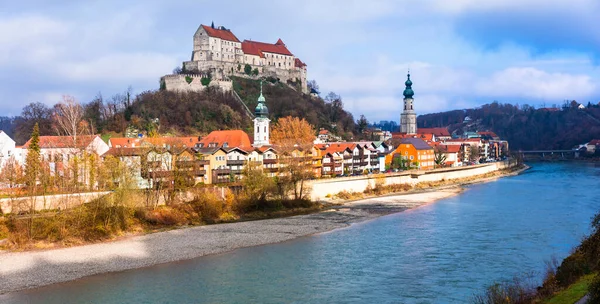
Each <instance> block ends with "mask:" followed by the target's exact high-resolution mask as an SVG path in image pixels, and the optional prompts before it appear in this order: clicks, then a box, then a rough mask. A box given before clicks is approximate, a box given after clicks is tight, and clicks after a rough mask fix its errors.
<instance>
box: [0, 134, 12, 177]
mask: <svg viewBox="0 0 600 304" xmlns="http://www.w3.org/2000/svg"><path fill="white" fill-rule="evenodd" d="M15 157H16V156H15V141H14V140H13V139H12V138H10V136H8V135H7V134H6V133H5V132H4V131H2V130H0V171H1V170H2V168H4V164H6V162H8V160H9V159H10V158H15Z"/></svg>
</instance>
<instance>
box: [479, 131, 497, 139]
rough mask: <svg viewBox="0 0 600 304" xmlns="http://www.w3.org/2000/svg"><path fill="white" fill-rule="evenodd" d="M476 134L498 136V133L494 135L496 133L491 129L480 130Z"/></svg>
mask: <svg viewBox="0 0 600 304" xmlns="http://www.w3.org/2000/svg"><path fill="white" fill-rule="evenodd" d="M477 134H479V135H481V136H489V137H492V138H493V137H498V135H496V133H494V132H492V131H482V132H477Z"/></svg>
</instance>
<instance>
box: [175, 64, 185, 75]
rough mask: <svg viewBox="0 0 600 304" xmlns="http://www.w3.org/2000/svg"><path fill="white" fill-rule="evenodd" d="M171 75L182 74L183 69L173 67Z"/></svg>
mask: <svg viewBox="0 0 600 304" xmlns="http://www.w3.org/2000/svg"><path fill="white" fill-rule="evenodd" d="M173 74H175V75H179V74H183V69H182V68H181V67H180V66H178V67H175V68H174V69H173Z"/></svg>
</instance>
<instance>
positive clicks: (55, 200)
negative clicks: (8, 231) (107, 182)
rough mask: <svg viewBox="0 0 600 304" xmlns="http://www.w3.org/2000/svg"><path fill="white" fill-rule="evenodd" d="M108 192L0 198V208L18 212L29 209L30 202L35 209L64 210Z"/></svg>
mask: <svg viewBox="0 0 600 304" xmlns="http://www.w3.org/2000/svg"><path fill="white" fill-rule="evenodd" d="M109 193H110V191H105V192H89V193H73V194H57V195H46V196H33V197H17V198H3V199H0V209H1V210H2V212H3V213H19V212H24V211H29V209H30V208H31V206H32V204H34V205H35V210H37V211H39V210H47V209H51V210H53V209H61V210H64V209H67V208H72V207H75V206H79V205H81V204H85V203H87V202H90V201H92V200H94V199H96V198H98V197H101V196H103V195H107V194H109Z"/></svg>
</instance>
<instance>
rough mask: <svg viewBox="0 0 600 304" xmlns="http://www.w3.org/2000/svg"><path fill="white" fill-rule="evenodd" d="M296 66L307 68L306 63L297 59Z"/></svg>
mask: <svg viewBox="0 0 600 304" xmlns="http://www.w3.org/2000/svg"><path fill="white" fill-rule="evenodd" d="M294 65H295V66H296V67H297V68H303V67H305V66H306V63H304V62H302V60H300V59H298V58H296V60H294Z"/></svg>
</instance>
